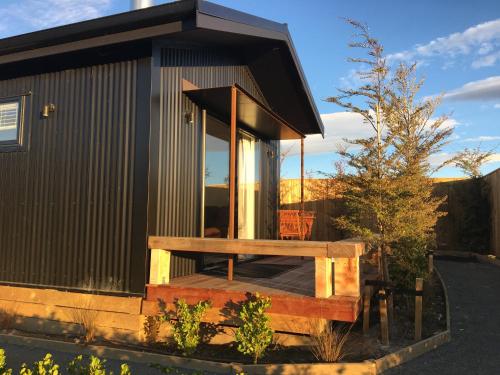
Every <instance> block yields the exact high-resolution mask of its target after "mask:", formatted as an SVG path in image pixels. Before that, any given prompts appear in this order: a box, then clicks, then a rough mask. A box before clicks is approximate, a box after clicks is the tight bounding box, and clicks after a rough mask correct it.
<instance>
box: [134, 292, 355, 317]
mask: <svg viewBox="0 0 500 375" xmlns="http://www.w3.org/2000/svg"><path fill="white" fill-rule="evenodd" d="M146 288H147V293H146V295H147V301H150V302H151V304H152V306H157V305H158V300H159V299H162V300H163V301H165V302H166V303H173V302H174V301H175V300H176V299H177V298H179V297H182V298H183V299H185V300H186V302H187V303H189V304H195V303H197V302H199V301H206V300H210V302H211V303H212V307H214V308H219V309H220V310H221V318H226V319H227V318H228V314H227V312H228V311H227V310H228V302H230V303H231V305H233V306H234V305H235V304H238V303H240V302H241V301H246V300H247V299H248V293H247V292H244V291H235V290H224V289H222V288H221V289H210V288H198V287H188V286H185V287H184V286H177V285H147V286H146ZM261 294H262V295H264V296H269V297H271V300H272V306H271V308H270V309H269V313H271V314H286V315H291V316H304V317H308V318H314V319H316V318H322V319H328V320H339V321H344V322H354V321H356V319H357V318H358V316H359V313H360V312H361V299H360V298H356V297H337V296H331V297H330V298H315V297H312V296H300V295H287V294H267V293H265V292H262V293H261ZM144 305H145V303H143V306H144ZM142 313H143V314H150V313H152V312H151V311H149V312H148V311H144V310H143V311H142Z"/></svg>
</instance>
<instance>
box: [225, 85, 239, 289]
mask: <svg viewBox="0 0 500 375" xmlns="http://www.w3.org/2000/svg"><path fill="white" fill-rule="evenodd" d="M237 95H238V92H237V90H236V87H234V86H233V87H231V129H230V133H231V138H230V145H229V228H228V237H229V239H230V240H232V239H234V234H235V233H234V232H235V231H234V225H235V212H236V135H237V132H236V110H237V108H236V107H237V106H236V99H237ZM233 269H234V256H233V255H230V256H229V258H228V264H227V279H228V280H229V281H232V280H233Z"/></svg>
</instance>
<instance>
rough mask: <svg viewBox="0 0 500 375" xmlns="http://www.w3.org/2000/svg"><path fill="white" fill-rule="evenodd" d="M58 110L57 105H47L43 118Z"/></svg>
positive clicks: (43, 110) (44, 108) (43, 111)
mask: <svg viewBox="0 0 500 375" xmlns="http://www.w3.org/2000/svg"><path fill="white" fill-rule="evenodd" d="M55 110H56V106H55V104H52V103H51V104H45V105H44V106H43V109H42V117H43V118H47V117H49V114H50V112H54V111H55Z"/></svg>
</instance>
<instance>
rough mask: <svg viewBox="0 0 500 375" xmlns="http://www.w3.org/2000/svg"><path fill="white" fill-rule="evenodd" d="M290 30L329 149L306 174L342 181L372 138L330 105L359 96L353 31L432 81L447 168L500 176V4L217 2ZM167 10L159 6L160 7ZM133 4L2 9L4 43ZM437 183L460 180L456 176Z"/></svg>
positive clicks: (315, 155)
mask: <svg viewBox="0 0 500 375" xmlns="http://www.w3.org/2000/svg"><path fill="white" fill-rule="evenodd" d="M212 1H213V2H215V3H218V4H221V5H225V6H229V7H232V8H235V9H238V10H241V11H244V12H248V13H251V14H254V15H257V16H261V17H264V18H268V19H271V20H273V21H277V22H281V23H287V24H288V27H289V30H290V33H291V35H292V38H293V42H294V45H295V48H296V50H297V53H298V55H299V58H300V61H301V63H302V67H303V69H304V72H305V75H306V78H307V81H308V83H309V86H310V89H311V91H312V94H313V97H314V99H315V102H316V105H317V108H318V110H319V113H320V114H321V117H322V119H323V122H324V124H325V139H324V140H323V139H322V138H321V137H320V136H310V137H308V138H307V139H306V158H305V169H306V171H308V172H309V173H310V174H312V175H315V174H316V175H317V174H318V171H322V172H326V173H328V172H333V170H334V168H333V162H334V161H335V160H337V159H338V155H336V152H335V151H336V149H337V147H338V145H339V144H342V143H343V139H344V138H353V137H363V136H369V135H371V134H370V131H369V128H368V127H367V126H366V125H364V124H363V123H362V122H361V121H360V119H359V117H357V116H356V115H354V114H351V113H346V112H344V111H343V110H342V108H340V107H338V106H336V105H333V104H331V103H328V102H326V101H325V99H326V98H328V97H330V96H334V95H336V94H337V93H338V92H337V88H339V87H340V88H347V87H355V86H356V85H359V83H360V79H359V77H358V76H357V75H356V74H355V71H356V69H359V67H357V66H356V65H354V64H352V63H349V62H347V57H348V56H352V55H353V51H352V50H350V49H349V48H348V46H347V44H348V43H349V41H351V40H352V34H353V30H352V29H351V28H350V27H349V26H348V25H347V24H346V23H345V21H343V18H352V19H356V20H358V21H361V22H365V23H367V24H368V26H369V28H370V32H371V34H372V36H373V37H376V38H377V39H378V40H379V41H380V42H381V43H382V44H383V45H384V50H385V53H386V54H387V56H388V60H389V61H390V62H391V63H394V64H397V63H398V62H399V61H407V62H416V63H417V64H418V74H419V76H421V77H422V78H425V79H426V81H425V84H424V86H423V88H422V90H421V95H422V97H426V96H432V95H438V94H442V95H444V97H443V98H444V99H443V102H442V104H441V106H440V107H439V109H438V111H437V113H436V116H438V115H441V114H446V115H448V116H449V120H448V122H447V126H452V127H453V128H454V132H453V136H452V137H451V141H450V143H449V144H448V145H447V146H446V147H444V148H443V150H442V151H441V152H440V153H439V154H437V155H434V156H433V157H432V160H431V161H432V163H433V164H434V165H437V164H439V163H441V162H442V161H444V160H446V159H448V158H450V157H452V156H453V155H454V153H456V152H458V151H460V150H463V149H464V148H465V147H468V148H474V147H478V146H479V147H481V148H482V149H484V150H494V152H495V154H494V155H493V156H492V157H491V160H490V161H489V162H488V163H487V164H486V165H485V166H484V168H483V173H488V172H490V171H492V170H494V169H496V168H500V1H499V0H476V1H471V0H439V1H438V0H419V1H398V0H390V1H389V0H377V1H372V0H350V1H345V0H307V1H306V0H212ZM165 2H167V1H160V0H156V1H155V3H156V4H161V3H165ZM129 4H130V2H129V1H128V0H0V38H3V37H7V36H12V35H17V34H21V33H26V32H30V31H35V30H40V29H45V28H49V27H53V26H58V25H62V24H66V23H72V22H77V21H81V20H84V19H90V18H96V17H101V16H105V15H109V14H114V13H119V12H124V11H127V10H128V9H129ZM283 149H284V150H288V149H290V152H289V154H288V155H289V156H288V157H287V158H286V160H285V162H284V165H283V171H282V174H283V177H288V178H294V177H298V176H299V167H298V166H299V165H300V164H299V159H298V155H297V153H298V147H297V144H295V145H288V144H287V145H284V146H283ZM436 176H442V177H458V176H461V172H460V171H459V170H457V169H456V168H453V167H446V168H443V169H441V170H440V171H439V172H437V173H436Z"/></svg>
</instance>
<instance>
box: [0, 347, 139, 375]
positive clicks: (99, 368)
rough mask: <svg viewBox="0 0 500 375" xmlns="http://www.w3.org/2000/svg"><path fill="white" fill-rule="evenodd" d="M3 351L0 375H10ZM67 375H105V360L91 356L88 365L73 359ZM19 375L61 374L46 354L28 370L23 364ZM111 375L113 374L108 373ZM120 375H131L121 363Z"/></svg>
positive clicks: (125, 365) (0, 352) (48, 354)
mask: <svg viewBox="0 0 500 375" xmlns="http://www.w3.org/2000/svg"><path fill="white" fill-rule="evenodd" d="M6 363H7V360H6V356H5V351H4V350H3V349H0V375H12V370H11V369H8V370H7V369H6ZM67 371H68V372H67V373H68V374H69V375H106V374H107V372H106V360H105V359H103V360H101V359H99V358H97V357H94V356H91V357H90V360H89V363H88V365H86V364H84V363H83V356H82V355H79V356H77V357H75V358H74V359H73V360H72V361H71V362H70V363H69V364H68V367H67ZM19 374H20V375H60V374H62V372H61V371H60V369H59V365H58V364H56V363H55V362H54V360H53V359H52V354H50V353H47V354H46V355H45V357H44V358H43V359H42V360H40V361H36V362H35V363H34V364H33V367H32V368H30V367H28V365H27V364H26V363H23V364H22V366H21V369H20V371H19ZM109 375H113V372H109ZM120 375H132V372H131V371H130V368H129V366H128V365H127V364H126V363H123V364H122V365H121V368H120Z"/></svg>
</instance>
